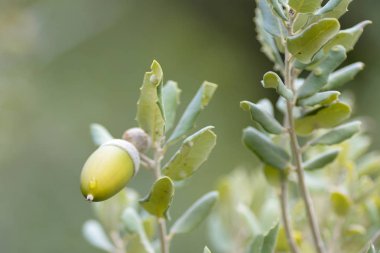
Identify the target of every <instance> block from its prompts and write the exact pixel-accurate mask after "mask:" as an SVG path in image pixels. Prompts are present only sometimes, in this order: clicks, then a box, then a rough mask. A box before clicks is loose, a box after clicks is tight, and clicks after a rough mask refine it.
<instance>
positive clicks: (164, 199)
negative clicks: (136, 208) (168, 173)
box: [140, 177, 174, 218]
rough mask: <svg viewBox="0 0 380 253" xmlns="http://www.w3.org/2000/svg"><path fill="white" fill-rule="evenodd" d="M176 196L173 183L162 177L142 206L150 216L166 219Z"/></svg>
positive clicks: (141, 201)
mask: <svg viewBox="0 0 380 253" xmlns="http://www.w3.org/2000/svg"><path fill="white" fill-rule="evenodd" d="M173 196H174V186H173V182H172V180H171V179H170V178H169V177H161V178H160V179H158V180H157V181H156V182H155V183H154V184H153V187H152V189H151V191H150V193H149V194H148V196H146V197H145V198H144V199H143V200H140V204H141V206H142V207H143V208H144V209H145V210H146V211H147V212H148V213H150V214H152V215H154V216H157V217H159V218H161V217H166V215H167V211H168V209H169V207H170V204H171V202H172V199H173Z"/></svg>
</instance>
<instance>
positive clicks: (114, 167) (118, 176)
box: [80, 139, 140, 202]
mask: <svg viewBox="0 0 380 253" xmlns="http://www.w3.org/2000/svg"><path fill="white" fill-rule="evenodd" d="M139 164H140V157H139V152H138V151H137V149H136V148H135V146H134V145H133V144H132V143H130V142H128V141H125V140H119V139H114V140H110V141H108V142H106V143H104V144H102V145H101V146H100V147H99V148H98V149H97V150H95V152H94V153H92V154H91V156H90V157H89V158H88V159H87V161H86V163H85V164H84V166H83V169H82V173H81V182H80V183H81V185H80V186H81V191H82V194H83V196H84V197H85V198H86V200H87V201H89V202H93V201H94V202H97V201H103V200H106V199H108V198H110V197H112V196H114V195H115V194H116V193H118V192H119V191H120V190H122V189H123V188H124V187H125V186H126V185H127V183H128V182H129V181H130V179H131V178H132V177H133V176H134V175H135V174H136V173H137V171H138V168H139Z"/></svg>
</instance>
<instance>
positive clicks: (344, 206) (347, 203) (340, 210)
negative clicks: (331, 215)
mask: <svg viewBox="0 0 380 253" xmlns="http://www.w3.org/2000/svg"><path fill="white" fill-rule="evenodd" d="M330 201H331V204H332V208H333V210H334V212H335V213H336V214H337V215H339V216H346V215H347V214H348V212H349V211H350V207H351V204H352V201H351V199H350V197H349V196H348V195H347V194H345V193H343V192H340V191H334V192H332V193H331V195H330Z"/></svg>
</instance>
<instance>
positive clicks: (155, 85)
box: [136, 61, 165, 142]
mask: <svg viewBox="0 0 380 253" xmlns="http://www.w3.org/2000/svg"><path fill="white" fill-rule="evenodd" d="M150 68H151V71H150V72H146V73H145V75H144V81H143V84H142V86H141V88H140V91H141V93H140V98H139V101H138V102H137V116H136V119H137V121H138V123H139V125H140V127H141V128H142V129H144V130H145V132H147V133H148V134H149V135H150V136H151V138H152V141H153V142H155V141H157V140H159V139H160V138H161V137H162V135H163V133H164V128H165V119H164V114H163V111H162V107H161V91H160V90H161V86H162V85H161V83H162V78H163V73H162V69H161V66H160V64H159V63H158V62H157V61H153V63H152V65H151V67H150Z"/></svg>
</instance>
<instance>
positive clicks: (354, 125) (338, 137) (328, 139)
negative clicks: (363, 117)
mask: <svg viewBox="0 0 380 253" xmlns="http://www.w3.org/2000/svg"><path fill="white" fill-rule="evenodd" d="M360 126H361V122H360V121H354V122H350V123H346V124H344V125H341V126H338V127H336V128H333V129H331V130H330V131H328V132H327V133H325V134H323V135H321V136H320V137H318V138H316V139H314V140H312V141H311V142H310V145H311V146H315V145H334V144H339V143H341V142H343V141H345V140H347V139H349V138H351V137H352V136H353V135H354V134H356V133H358V132H359V131H360Z"/></svg>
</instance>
